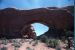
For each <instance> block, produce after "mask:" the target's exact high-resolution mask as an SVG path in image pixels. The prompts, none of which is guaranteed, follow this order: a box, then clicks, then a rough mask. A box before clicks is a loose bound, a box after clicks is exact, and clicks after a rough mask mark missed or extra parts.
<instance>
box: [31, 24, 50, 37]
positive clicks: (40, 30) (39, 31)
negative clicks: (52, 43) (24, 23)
mask: <svg viewBox="0 0 75 50" xmlns="http://www.w3.org/2000/svg"><path fill="white" fill-rule="evenodd" d="M31 25H32V26H33V27H34V30H35V32H36V35H37V36H39V35H41V34H43V33H45V32H47V31H48V29H49V27H48V26H46V25H44V24H41V23H33V24H31Z"/></svg>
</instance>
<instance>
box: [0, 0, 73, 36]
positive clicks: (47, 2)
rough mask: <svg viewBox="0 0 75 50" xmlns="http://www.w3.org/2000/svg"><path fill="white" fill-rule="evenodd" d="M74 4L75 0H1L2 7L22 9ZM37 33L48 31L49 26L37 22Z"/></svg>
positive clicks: (35, 26) (0, 5)
mask: <svg viewBox="0 0 75 50" xmlns="http://www.w3.org/2000/svg"><path fill="white" fill-rule="evenodd" d="M70 5H74V0H0V9H3V8H10V7H11V8H17V9H21V10H30V9H35V8H43V7H65V6H70ZM33 27H34V28H35V32H36V33H37V35H38V36H39V35H41V34H43V33H44V32H46V31H48V27H46V26H44V25H42V24H39V23H35V24H33Z"/></svg>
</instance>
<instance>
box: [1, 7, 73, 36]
mask: <svg viewBox="0 0 75 50" xmlns="http://www.w3.org/2000/svg"><path fill="white" fill-rule="evenodd" d="M33 22H41V23H43V24H45V25H47V26H48V27H50V26H54V27H56V28H57V29H66V28H68V30H71V29H72V28H73V15H72V14H71V13H69V12H68V11H67V10H64V9H54V10H50V9H45V8H41V9H33V10H16V9H12V8H8V9H4V10H0V34H4V35H5V34H7V35H8V33H9V32H12V33H15V32H17V33H20V31H21V29H22V28H23V27H24V26H25V25H27V24H29V23H33ZM67 26H68V27H67ZM15 34H16V33H15Z"/></svg>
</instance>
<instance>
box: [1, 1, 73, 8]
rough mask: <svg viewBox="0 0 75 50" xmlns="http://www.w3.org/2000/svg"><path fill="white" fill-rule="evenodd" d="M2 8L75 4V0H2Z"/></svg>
mask: <svg viewBox="0 0 75 50" xmlns="http://www.w3.org/2000/svg"><path fill="white" fill-rule="evenodd" d="M0 1H1V2H0V8H7V7H15V8H18V9H34V8H41V7H65V6H68V5H74V0H0Z"/></svg>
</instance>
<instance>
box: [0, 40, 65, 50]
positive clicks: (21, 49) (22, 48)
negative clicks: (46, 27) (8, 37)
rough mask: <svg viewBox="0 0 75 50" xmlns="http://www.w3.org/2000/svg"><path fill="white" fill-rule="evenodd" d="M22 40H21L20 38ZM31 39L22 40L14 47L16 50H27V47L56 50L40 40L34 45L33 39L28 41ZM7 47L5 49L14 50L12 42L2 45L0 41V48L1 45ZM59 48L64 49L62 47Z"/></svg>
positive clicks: (38, 49) (34, 49)
mask: <svg viewBox="0 0 75 50" xmlns="http://www.w3.org/2000/svg"><path fill="white" fill-rule="evenodd" d="M21 41H23V40H21ZM30 41H31V40H29V41H23V42H21V46H20V47H19V48H16V49H17V50H28V49H27V48H29V49H31V50H56V49H55V48H49V47H47V45H46V44H45V43H42V42H40V41H38V43H37V44H36V45H35V46H34V45H33V44H34V43H35V42H34V41H32V42H31V43H30ZM3 46H4V47H7V50H15V48H14V46H13V45H12V43H8V44H7V45H3V44H1V43H0V50H1V48H2V47H3ZM60 46H61V47H63V46H64V44H63V43H60ZM61 50H66V49H64V48H62V49H61Z"/></svg>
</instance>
